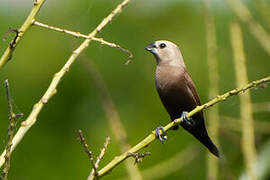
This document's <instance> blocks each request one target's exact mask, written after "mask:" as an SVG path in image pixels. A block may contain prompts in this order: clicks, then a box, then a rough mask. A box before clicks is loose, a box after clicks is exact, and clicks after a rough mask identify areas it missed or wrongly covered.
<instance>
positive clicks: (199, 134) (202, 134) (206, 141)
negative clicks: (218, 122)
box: [183, 123, 219, 157]
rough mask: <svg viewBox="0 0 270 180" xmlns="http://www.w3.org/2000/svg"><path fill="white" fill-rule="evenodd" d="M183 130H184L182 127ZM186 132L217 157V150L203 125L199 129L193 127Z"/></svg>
mask: <svg viewBox="0 0 270 180" xmlns="http://www.w3.org/2000/svg"><path fill="white" fill-rule="evenodd" d="M183 128H184V129H186V128H185V127H184V126H183ZM186 130H187V131H188V132H190V133H191V134H192V135H193V136H194V137H195V138H196V139H198V140H199V141H200V142H201V143H202V144H203V145H204V146H206V147H207V149H208V150H209V151H210V152H211V153H212V154H214V155H215V156H216V157H219V150H218V148H217V147H216V145H215V144H214V143H213V142H212V140H211V139H210V137H209V136H208V133H207V130H206V128H205V125H204V123H203V125H200V127H194V128H191V129H186Z"/></svg>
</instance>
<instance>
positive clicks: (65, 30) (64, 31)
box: [33, 21, 133, 64]
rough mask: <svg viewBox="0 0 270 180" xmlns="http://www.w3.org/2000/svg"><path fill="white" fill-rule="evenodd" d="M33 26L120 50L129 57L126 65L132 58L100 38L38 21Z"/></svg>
mask: <svg viewBox="0 0 270 180" xmlns="http://www.w3.org/2000/svg"><path fill="white" fill-rule="evenodd" d="M33 25H37V26H40V27H43V28H46V29H50V30H54V31H57V32H62V33H65V34H69V35H72V36H75V37H77V38H78V37H81V38H85V39H91V40H93V41H97V42H99V43H101V44H102V45H104V44H105V45H107V46H110V47H113V48H117V49H119V50H121V51H123V52H125V53H127V54H128V55H129V57H128V59H129V60H128V61H127V62H126V64H128V63H129V62H130V60H131V59H132V58H133V54H132V53H131V52H130V51H129V50H128V49H125V48H122V47H121V46H120V45H118V44H115V43H111V42H108V41H105V40H104V39H102V38H97V37H90V36H89V35H85V34H82V33H80V32H74V31H70V30H67V29H62V28H58V27H54V26H50V25H47V24H44V23H41V22H38V21H34V22H33Z"/></svg>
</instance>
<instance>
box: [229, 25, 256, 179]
mask: <svg viewBox="0 0 270 180" xmlns="http://www.w3.org/2000/svg"><path fill="white" fill-rule="evenodd" d="M230 32H231V42H232V47H233V52H234V67H235V72H236V80H237V84H238V86H243V85H244V84H246V83H247V82H248V74H247V69H246V58H245V53H244V47H243V40H242V32H241V28H240V25H239V24H238V23H236V22H234V23H232V24H231V26H230ZM239 97H240V114H241V120H242V148H243V153H244V159H245V166H246V170H247V175H248V178H249V179H250V180H256V179H257V175H256V161H257V155H256V147H255V137H254V123H253V117H252V112H253V111H252V105H251V99H250V93H249V92H247V93H245V94H242V95H240V96H239Z"/></svg>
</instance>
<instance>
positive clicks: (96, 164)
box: [87, 136, 111, 180]
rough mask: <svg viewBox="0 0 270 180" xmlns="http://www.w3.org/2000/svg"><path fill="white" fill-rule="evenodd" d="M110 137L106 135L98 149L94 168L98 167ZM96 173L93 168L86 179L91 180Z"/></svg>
mask: <svg viewBox="0 0 270 180" xmlns="http://www.w3.org/2000/svg"><path fill="white" fill-rule="evenodd" d="M110 140H111V138H110V137H109V136H107V137H106V140H105V142H104V145H103V148H102V149H101V151H100V154H99V155H98V157H97V160H96V163H95V168H96V169H97V168H98V167H99V163H100V161H101V159H102V158H103V156H104V155H105V152H106V150H107V148H108V145H109V143H110ZM97 175H98V173H97V171H96V170H95V169H94V168H93V169H92V170H91V172H90V175H89V176H88V178H87V180H92V179H94V178H95V177H96V176H97Z"/></svg>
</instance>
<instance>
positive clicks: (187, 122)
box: [180, 111, 195, 129]
mask: <svg viewBox="0 0 270 180" xmlns="http://www.w3.org/2000/svg"><path fill="white" fill-rule="evenodd" d="M187 114H188V112H186V111H183V112H182V115H181V122H180V124H181V125H182V126H183V127H184V128H186V129H191V128H192V127H193V126H194V125H195V122H194V121H193V119H192V118H189V117H187Z"/></svg>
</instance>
